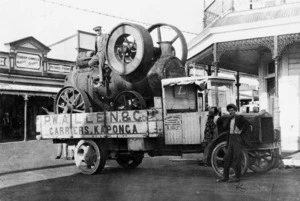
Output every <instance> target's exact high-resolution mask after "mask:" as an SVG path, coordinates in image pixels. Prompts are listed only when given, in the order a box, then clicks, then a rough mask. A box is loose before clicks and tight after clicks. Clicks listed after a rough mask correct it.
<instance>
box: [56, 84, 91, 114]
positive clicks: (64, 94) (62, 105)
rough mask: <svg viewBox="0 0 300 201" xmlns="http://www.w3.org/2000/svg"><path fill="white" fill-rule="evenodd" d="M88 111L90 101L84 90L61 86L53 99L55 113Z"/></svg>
mask: <svg viewBox="0 0 300 201" xmlns="http://www.w3.org/2000/svg"><path fill="white" fill-rule="evenodd" d="M83 112H90V101H89V99H88V97H87V95H86V94H85V92H84V91H82V90H80V89H76V88H74V87H72V86H68V87H64V88H62V89H61V90H60V91H59V92H58V94H57V96H56V99H55V113H56V114H61V113H83Z"/></svg>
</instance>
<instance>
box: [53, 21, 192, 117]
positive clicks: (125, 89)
mask: <svg viewBox="0 0 300 201" xmlns="http://www.w3.org/2000/svg"><path fill="white" fill-rule="evenodd" d="M164 29H166V30H167V32H163V30H164ZM154 30H155V31H154ZM170 37H171V38H170ZM105 53H106V58H107V65H106V68H105V70H104V71H105V72H104V75H105V86H103V87H95V84H97V82H98V80H99V79H98V74H99V69H98V68H96V67H88V66H85V67H80V66H77V68H76V69H74V70H73V71H72V72H70V73H69V74H68V75H67V76H66V78H65V84H64V85H65V87H64V88H63V89H61V91H60V92H59V93H58V95H57V97H56V101H55V112H56V113H80V112H97V111H104V110H124V109H127V110H130V109H143V108H148V107H152V106H153V97H154V96H161V93H162V91H161V79H163V78H171V77H184V76H186V73H185V69H184V64H185V62H186V58H187V44H186V41H185V38H184V36H183V34H182V33H181V32H180V31H179V29H177V28H176V27H174V26H172V25H168V24H163V23H159V24H155V25H153V26H151V27H149V28H148V29H146V28H144V27H142V26H140V25H137V24H132V23H121V24H119V25H117V26H116V27H115V28H113V29H112V30H111V32H110V34H109V38H108V41H107V44H106V52H105ZM178 55H180V56H178ZM177 56H178V57H180V58H178V57H177Z"/></svg>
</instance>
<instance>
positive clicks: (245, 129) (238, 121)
mask: <svg viewBox="0 0 300 201" xmlns="http://www.w3.org/2000/svg"><path fill="white" fill-rule="evenodd" d="M219 119H220V122H217V124H219V126H218V129H219V133H223V132H224V131H225V132H226V135H227V146H228V144H229V137H230V122H231V117H230V116H229V115H228V116H227V115H226V117H225V116H224V118H222V117H221V118H219ZM222 119H223V120H222ZM220 124H221V125H220ZM249 125H250V123H249V122H248V121H247V120H246V118H245V117H244V116H243V115H236V116H235V126H236V127H237V128H238V129H239V130H241V131H242V132H241V134H240V135H241V137H242V140H243V142H244V144H245V145H247V146H250V143H251V142H250V135H249Z"/></svg>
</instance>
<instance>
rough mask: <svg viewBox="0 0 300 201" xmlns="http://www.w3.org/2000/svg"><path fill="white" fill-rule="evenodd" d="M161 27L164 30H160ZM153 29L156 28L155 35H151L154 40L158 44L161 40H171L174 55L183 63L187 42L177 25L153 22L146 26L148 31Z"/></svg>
mask: <svg viewBox="0 0 300 201" xmlns="http://www.w3.org/2000/svg"><path fill="white" fill-rule="evenodd" d="M162 28H164V29H165V31H164V32H163V31H162ZM155 29H156V30H157V36H156V37H153V38H156V40H154V41H155V42H156V43H158V44H159V43H160V42H162V41H169V42H171V44H172V51H173V52H174V54H175V55H174V56H176V57H178V58H179V59H180V60H181V62H182V64H183V65H184V64H185V62H186V59H187V43H186V40H185V38H184V35H183V34H182V33H181V31H180V30H179V29H178V28H177V27H175V26H172V25H169V24H165V23H158V24H154V25H152V26H150V27H149V28H148V31H149V32H150V34H151V32H152V31H153V30H155ZM170 31H172V33H170ZM168 37H172V38H168ZM177 41H179V42H177ZM177 54H178V55H177ZM179 55H180V56H179Z"/></svg>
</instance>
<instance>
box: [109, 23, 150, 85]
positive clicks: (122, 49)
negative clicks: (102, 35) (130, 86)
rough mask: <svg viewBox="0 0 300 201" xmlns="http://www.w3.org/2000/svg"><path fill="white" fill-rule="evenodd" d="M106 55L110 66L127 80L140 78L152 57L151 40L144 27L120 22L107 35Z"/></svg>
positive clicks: (138, 79)
mask: <svg viewBox="0 0 300 201" xmlns="http://www.w3.org/2000/svg"><path fill="white" fill-rule="evenodd" d="M106 57H107V62H108V65H109V66H110V68H111V69H112V70H113V71H115V72H116V73H117V74H119V75H121V76H122V77H123V78H124V79H125V80H127V81H129V82H138V81H140V80H142V79H143V78H144V77H145V76H146V74H147V72H148V70H149V68H150V67H151V65H149V64H150V62H151V59H152V57H153V42H152V38H151V36H150V34H149V32H148V31H147V29H146V28H144V27H142V26H140V25H137V24H132V23H121V24H119V25H118V26H116V27H115V28H114V29H113V30H112V31H111V32H110V35H109V38H108V40H107V44H106Z"/></svg>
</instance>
